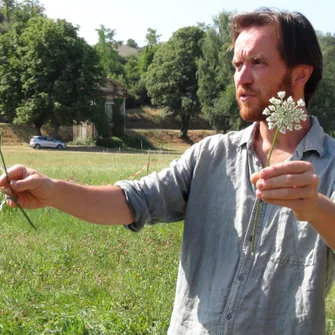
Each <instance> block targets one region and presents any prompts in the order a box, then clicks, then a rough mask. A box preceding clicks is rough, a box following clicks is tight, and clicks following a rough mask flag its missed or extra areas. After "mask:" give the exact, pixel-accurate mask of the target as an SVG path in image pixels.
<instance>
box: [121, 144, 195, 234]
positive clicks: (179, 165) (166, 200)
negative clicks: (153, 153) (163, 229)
mask: <svg viewBox="0 0 335 335" xmlns="http://www.w3.org/2000/svg"><path fill="white" fill-rule="evenodd" d="M194 147H195V146H193V147H191V148H190V149H189V150H187V151H186V152H185V153H184V154H183V155H182V157H181V158H180V159H179V160H175V161H173V162H172V163H171V165H170V167H169V168H167V169H164V170H162V171H160V172H159V173H157V172H153V173H151V174H150V175H148V176H146V177H143V178H141V179H140V180H134V181H130V180H121V181H118V182H117V183H115V185H116V186H118V187H120V188H121V189H122V190H123V192H124V193H125V197H126V199H127V202H128V204H129V207H130V209H131V211H132V214H133V216H134V222H133V223H131V224H130V225H127V226H126V227H127V228H129V229H130V230H132V231H134V232H138V231H140V230H141V229H142V228H143V227H144V225H145V224H146V223H148V224H154V223H157V222H175V221H180V220H183V219H184V216H185V209H186V204H187V198H188V194H189V189H190V186H191V181H192V175H193V169H194V165H195V153H194V151H195V148H194Z"/></svg>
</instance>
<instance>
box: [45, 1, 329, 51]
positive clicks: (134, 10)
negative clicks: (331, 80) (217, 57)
mask: <svg viewBox="0 0 335 335" xmlns="http://www.w3.org/2000/svg"><path fill="white" fill-rule="evenodd" d="M41 2H42V3H43V5H44V7H45V9H46V14H47V15H48V16H49V17H51V18H54V19H57V18H61V19H66V20H67V21H69V22H71V23H73V24H75V25H78V26H80V31H79V35H80V36H82V37H84V38H85V39H86V41H87V42H88V43H90V44H95V43H96V42H97V39H98V38H97V32H96V31H95V29H97V28H99V27H100V24H103V25H105V27H107V28H111V29H115V30H116V39H117V40H122V41H124V42H126V41H127V39H128V38H133V39H134V40H135V41H136V42H137V43H138V44H139V45H143V44H144V43H145V35H146V32H147V28H148V27H151V28H153V29H157V32H158V34H161V35H162V36H161V39H160V40H161V41H167V40H168V39H169V38H170V37H171V35H172V33H173V32H174V31H176V30H178V29H179V28H182V27H185V26H189V25H196V24H197V22H205V23H207V24H211V23H212V21H213V20H212V18H213V16H215V15H217V14H218V13H219V12H220V11H222V10H226V11H237V12H241V11H248V10H253V9H256V8H258V7H262V6H267V7H276V8H279V9H287V10H291V11H299V12H301V13H303V14H304V15H306V17H307V18H308V19H309V20H310V21H311V23H312V24H313V26H314V28H315V29H317V30H320V31H323V32H331V33H333V34H335V19H334V15H335V14H334V13H335V1H334V0H313V1H311V0H273V1H271V0H266V1H264V2H260V1H258V0H236V1H223V0H221V1H220V0H164V1H162V0H94V1H88V0H86V1H85V0H41Z"/></svg>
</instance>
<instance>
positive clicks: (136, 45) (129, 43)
mask: <svg viewBox="0 0 335 335" xmlns="http://www.w3.org/2000/svg"><path fill="white" fill-rule="evenodd" d="M126 45H128V47H132V48H135V49H138V44H137V43H136V41H135V40H133V39H132V38H128V40H127V44H126Z"/></svg>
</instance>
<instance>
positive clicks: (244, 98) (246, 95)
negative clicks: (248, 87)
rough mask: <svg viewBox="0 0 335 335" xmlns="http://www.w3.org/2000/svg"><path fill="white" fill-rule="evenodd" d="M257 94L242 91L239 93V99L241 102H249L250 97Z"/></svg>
mask: <svg viewBox="0 0 335 335" xmlns="http://www.w3.org/2000/svg"><path fill="white" fill-rule="evenodd" d="M254 97H255V95H254V94H250V93H241V94H239V99H240V101H241V102H247V101H249V100H250V99H252V98H254Z"/></svg>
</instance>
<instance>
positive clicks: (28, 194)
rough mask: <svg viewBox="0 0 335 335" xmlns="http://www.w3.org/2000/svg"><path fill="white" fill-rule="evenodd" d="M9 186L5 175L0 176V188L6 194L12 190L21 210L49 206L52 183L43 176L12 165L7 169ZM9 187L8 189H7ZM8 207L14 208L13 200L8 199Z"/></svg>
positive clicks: (31, 170) (52, 188)
mask: <svg viewBox="0 0 335 335" xmlns="http://www.w3.org/2000/svg"><path fill="white" fill-rule="evenodd" d="M8 176H9V180H10V185H8V180H7V177H6V175H5V174H3V175H2V176H0V187H3V188H5V189H6V191H7V192H8V193H11V189H12V190H13V192H14V194H15V196H16V198H17V200H18V202H19V204H20V205H21V206H22V207H23V208H28V209H35V208H42V207H46V206H49V205H50V200H51V199H52V196H53V193H54V191H55V184H54V181H53V180H52V179H50V178H48V177H46V176H44V175H43V174H41V173H39V172H37V171H35V170H33V169H28V168H26V167H24V166H22V165H14V166H12V167H11V168H9V169H8ZM9 186H10V187H9ZM7 204H8V206H10V207H16V205H15V202H14V201H13V200H10V199H8V200H7Z"/></svg>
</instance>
